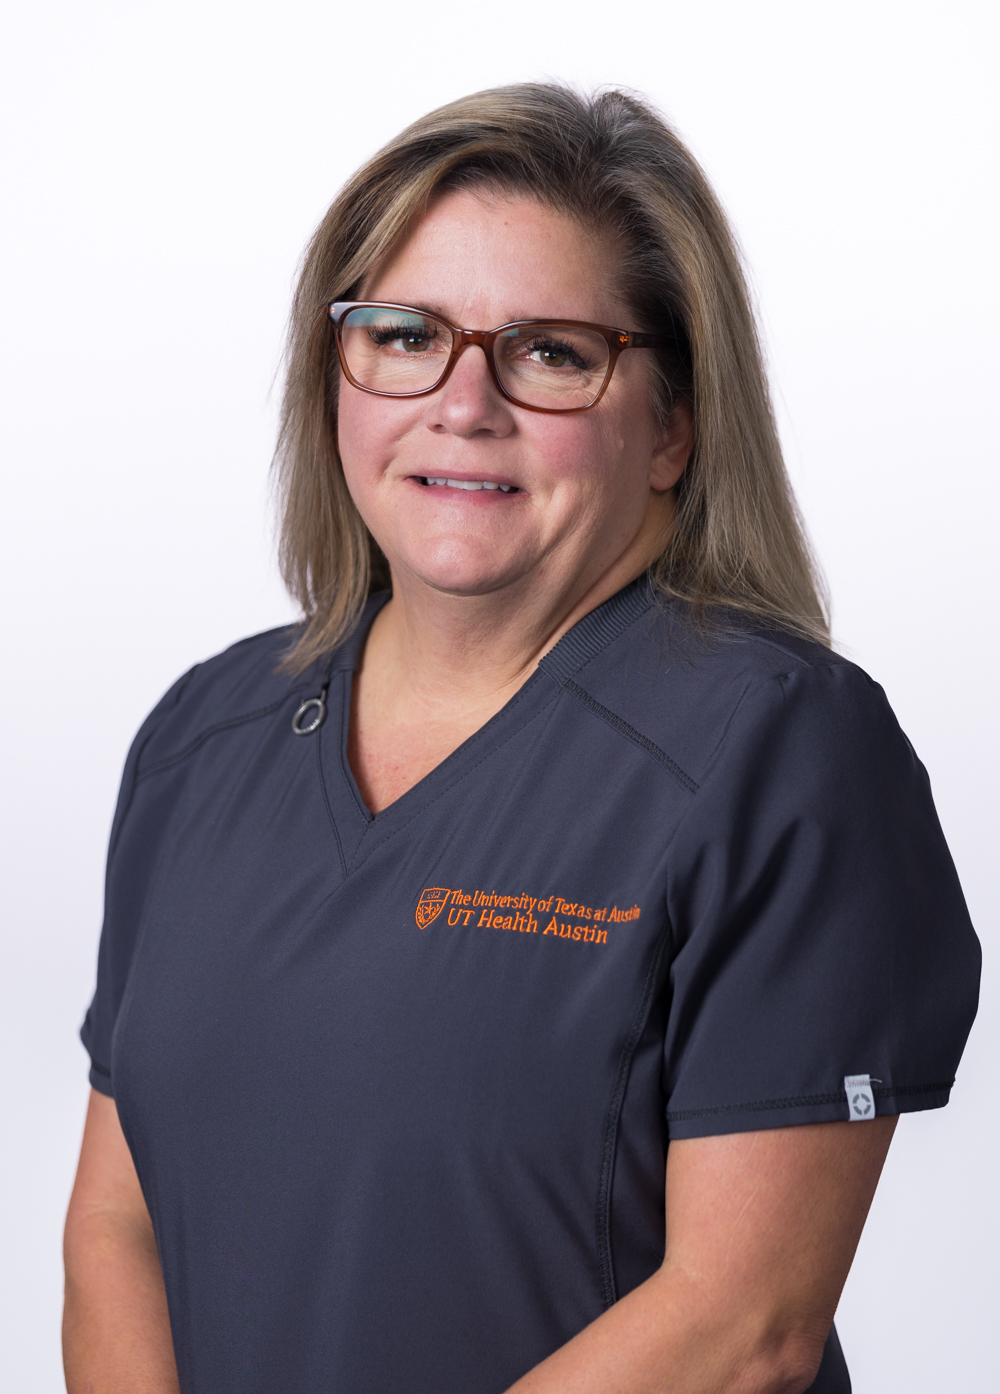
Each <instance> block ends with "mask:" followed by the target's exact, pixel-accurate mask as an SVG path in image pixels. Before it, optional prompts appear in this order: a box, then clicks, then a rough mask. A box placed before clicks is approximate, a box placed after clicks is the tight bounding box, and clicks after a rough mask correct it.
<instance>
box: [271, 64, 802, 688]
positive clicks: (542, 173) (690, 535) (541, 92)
mask: <svg viewBox="0 0 1000 1394" xmlns="http://www.w3.org/2000/svg"><path fill="white" fill-rule="evenodd" d="M456 187H468V188H484V189H490V190H494V191H498V192H501V193H518V194H522V195H523V194H528V195H529V196H533V197H535V198H537V199H539V200H541V201H542V202H544V203H545V204H547V205H549V206H551V207H553V208H556V209H558V210H561V211H563V212H565V213H567V214H569V215H570V216H572V217H574V218H576V219H578V220H581V221H583V222H584V223H585V224H587V225H588V226H590V227H592V228H594V229H595V230H597V231H598V232H599V233H600V234H601V235H602V236H603V237H605V238H606V239H608V240H609V241H610V242H611V244H612V245H613V246H614V247H615V248H616V251H617V253H618V258H619V274H620V284H619V292H620V294H621V295H622V298H623V299H624V301H625V303H626V304H628V305H629V306H630V307H631V308H632V310H633V312H634V315H635V321H636V322H635V324H632V325H628V326H625V327H627V328H636V329H644V330H652V331H656V330H658V329H662V328H664V327H665V326H670V325H673V326H674V330H675V334H676V335H677V337H678V339H679V341H680V347H679V348H678V349H677V350H676V351H672V352H671V351H666V350H664V351H660V350H657V351H655V359H656V365H657V375H656V385H655V389H654V397H655V401H654V405H655V407H656V409H657V410H658V412H659V413H660V414H661V415H665V414H666V413H667V412H669V410H670V408H671V405H672V404H673V403H674V402H675V401H676V400H677V399H678V398H679V397H687V398H689V399H690V401H691V402H692V405H693V410H694V418H695V429H696V445H695V449H694V453H693V455H692V457H691V460H690V462H689V463H688V466H687V468H686V470H685V472H684V474H683V476H682V478H681V481H680V483H679V484H678V485H677V516H676V523H675V527H674V531H673V534H672V537H671V541H670V544H669V546H668V547H667V549H666V551H665V552H664V553H663V554H662V555H661V556H659V557H658V558H656V560H655V561H654V563H653V565H652V566H651V568H650V575H651V578H652V580H653V582H654V584H655V585H656V586H657V588H658V589H659V590H660V591H661V592H662V593H663V594H665V595H667V596H670V597H673V598H675V599H679V600H682V601H684V602H686V604H687V605H688V606H689V607H690V609H691V613H692V615H694V616H695V617H697V618H700V619H702V620H706V619H708V620H711V618H712V617H713V616H721V615H722V614H723V613H726V614H728V616H729V619H730V621H731V619H732V618H733V612H736V613H737V614H740V613H742V614H743V615H745V616H747V617H748V618H753V619H757V620H761V621H764V622H766V623H770V624H772V625H776V626H778V627H780V628H783V629H786V630H790V631H792V632H793V633H796V634H800V635H803V636H806V637H809V638H812V639H815V640H818V641H819V642H820V643H824V644H828V643H829V630H828V623H827V614H826V606H825V598H824V591H823V587H822V583H821V580H820V578H819V575H818V572H817V568H816V565H815V562H814V560H813V557H812V555H811V552H810V549H809V545H808V542H807V540H806V537H805V534H804V530H803V527H802V522H801V518H800V516H799V513H798V510H797V507H796V504H795V500H794V497H793V495H792V491H791V487H790V484H789V481H788V477H787V474H786V472H785V467H784V463H783V460H782V456H781V447H780V444H779V442H778V434H777V430H776V427H775V422H774V415H773V412H772V408H771V401H770V396H769V393H768V386H767V378H766V374H765V371H764V365H763V360H762V355H761V348H760V341H759V339H758V335H757V329H756V325H755V322H754V315H753V310H752V308H751V304H750V297H749V294H748V291H747V286H746V282H745V279H744V276H743V272H742V268H741V265H740V258H739V254H738V252H737V249H736V245H735V241H734V238H733V234H732V232H731V230H730V228H729V225H728V223H727V220H726V217H725V214H724V213H723V211H722V208H721V207H720V205H719V202H718V200H717V199H716V197H715V195H714V193H713V192H712V189H711V187H710V185H709V183H708V180H707V178H706V177H705V174H704V173H703V171H702V170H701V168H700V166H699V165H698V163H697V162H696V161H695V159H694V158H693V156H692V155H691V154H690V152H689V151H688V150H687V149H686V148H685V146H684V145H683V144H682V142H681V141H680V140H679V139H678V137H677V136H676V135H675V134H674V132H673V131H672V130H671V129H670V127H669V126H668V125H667V124H666V122H665V121H664V120H663V119H662V117H660V116H659V115H658V114H657V113H656V112H655V111H654V110H652V108H651V107H649V106H648V105H646V103H644V102H643V101H641V100H639V99H638V98H637V97H635V96H633V95H631V94H628V93H625V92H620V91H605V92H600V93H598V94H597V95H596V96H593V97H589V98H588V97H584V96H581V95H579V94H578V93H576V92H574V91H572V90H570V89H568V88H565V87H562V86H558V85H555V84H540V83H526V84H520V85H516V86H510V87H499V88H495V89H493V90H491V91H487V92H479V93H476V94H475V95H473V96H469V97H463V98H462V99H461V100H460V101H457V102H451V103H450V104H449V105H448V106H445V107H441V108H440V109H439V110H438V111H433V112H431V113H430V114H429V115H427V116H424V117H421V119H420V120H419V121H416V122H414V124H413V125H412V126H410V127H408V128H407V130H405V131H403V132H402V134H401V135H399V136H397V137H396V139H395V140H393V141H390V143H389V144H388V145H386V146H385V147H384V148H383V149H382V150H380V151H379V152H378V154H377V155H375V156H374V157H373V158H372V159H371V160H369V162H368V163H367V164H366V165H365V166H364V167H363V168H362V169H360V170H359V171H358V172H357V174H355V175H354V176H353V178H352V179H351V180H350V181H349V182H348V183H347V184H346V185H345V187H344V188H343V189H342V190H341V192H340V194H339V195H338V197H337V198H336V200H335V201H334V203H333V204H332V206H331V207H330V209H329V211H328V212H327V214H326V216H325V217H324V219H323V221H322V222H321V223H320V225H319V227H318V229H317V230H316V233H315V235H314V236H313V238H312V240H311V242H310V243H309V246H308V248H307V249H306V253H305V256H304V259H303V265H302V272H301V276H300V278H299V283H298V287H297V289H296V292H295V297H294V300H293V304H292V313H291V320H290V327H289V335H288V349H287V378H286V385H285V393H284V401H283V407H282V415H281V430H280V434H279V439H278V448H277V453H276V457H275V463H276V468H277V481H278V487H279V493H280V499H281V536H280V553H279V554H280V561H281V569H282V575H283V576H284V579H285V583H286V585H287V586H288V589H289V591H290V592H291V594H292V595H293V596H294V597H295V598H296V599H297V600H298V601H299V603H300V604H301V606H302V609H303V612H304V616H305V624H304V626H303V628H302V630H301V631H300V634H299V637H298V639H297V642H296V645H295V647H294V648H293V650H292V651H291V653H290V654H289V657H288V664H289V666H290V667H292V668H294V669H301V668H303V667H305V666H306V664H308V663H310V662H311V661H313V660H314V659H315V658H317V657H318V656H320V655H321V654H323V653H326V652H329V651H330V650H331V649H332V648H334V647H335V646H336V645H337V644H338V643H339V642H340V641H341V640H342V639H343V638H344V637H345V636H346V635H347V634H348V633H349V632H350V630H351V629H352V628H353V626H354V625H355V624H356V623H357V620H358V617H359V615H360V613H361V610H362V608H363V606H364V603H365V600H366V598H367V596H368V594H369V592H370V590H371V589H372V588H373V587H374V586H382V585H386V584H388V581H389V574H388V567H387V564H386V561H385V558H384V557H383V556H382V553H381V551H380V550H379V548H378V546H377V544H376V543H375V541H374V539H373V538H372V537H371V535H370V534H369V532H368V529H367V528H366V526H365V524H364V522H363V521H362V519H361V516H360V514H359V513H358V510H357V508H356V507H355V504H354V501H353V499H352V498H351V496H350V493H349V492H348V489H347V484H346V482H345V480H344V473H343V469H342V467H341V464H340V460H339V457H338V455H337V435H336V420H337V384H338V380H339V378H338V364H337V353H336V346H335V343H334V338H333V333H332V326H331V324H330V321H329V317H328V315H327V306H328V305H329V303H330V302H331V301H333V300H347V299H351V298H352V296H353V295H354V294H355V293H356V292H357V288H358V287H359V285H360V284H361V282H362V281H363V280H364V279H365V277H366V276H367V275H368V273H369V272H370V271H371V270H372V269H373V268H374V267H375V266H376V265H377V264H378V263H379V262H380V261H382V259H383V258H385V256H386V255H387V254H388V253H389V252H390V251H391V250H392V249H393V248H394V246H395V245H396V244H397V242H398V241H399V239H400V238H402V237H403V236H404V235H405V233H406V231H407V228H408V227H409V226H410V224H411V222H412V220H413V218H414V217H415V216H416V215H418V214H419V213H420V212H421V211H422V210H423V209H424V208H426V206H427V204H428V201H429V200H430V198H431V197H432V196H433V195H434V194H435V193H437V192H439V191H441V190H443V189H446V188H456Z"/></svg>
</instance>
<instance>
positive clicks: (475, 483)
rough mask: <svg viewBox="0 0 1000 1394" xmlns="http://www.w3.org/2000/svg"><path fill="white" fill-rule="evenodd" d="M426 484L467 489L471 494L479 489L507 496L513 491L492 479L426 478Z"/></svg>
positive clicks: (510, 487)
mask: <svg viewBox="0 0 1000 1394" xmlns="http://www.w3.org/2000/svg"><path fill="white" fill-rule="evenodd" d="M426 478H427V483H428V484H446V485H447V486H448V488H449V489H467V490H471V491H473V492H475V491H477V490H479V489H490V490H493V489H499V490H500V491H501V493H504V494H509V493H510V492H511V490H512V489H513V487H514V486H513V485H512V484H497V483H495V482H494V481H493V480H492V479H432V478H431V476H430V475H427V476H426Z"/></svg>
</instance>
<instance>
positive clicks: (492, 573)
mask: <svg viewBox="0 0 1000 1394" xmlns="http://www.w3.org/2000/svg"><path fill="white" fill-rule="evenodd" d="M529 569H530V566H528V565H526V563H525V559H524V558H514V557H503V558H501V557H496V556H494V557H490V556H484V555H483V549H481V548H473V547H470V546H468V545H462V546H455V545H454V543H450V544H448V545H447V546H445V547H440V548H434V547H428V548H427V550H426V551H421V552H419V553H417V554H415V555H410V556H400V557H399V558H398V564H394V566H393V570H394V572H395V573H396V574H397V575H399V573H400V572H406V573H408V574H409V575H411V576H412V577H413V578H414V579H415V580H416V581H419V582H422V583H423V585H425V586H429V587H430V588H431V589H432V590H436V591H443V592H444V593H446V594H448V595H470V596H471V595H488V594H489V593H490V592H491V591H497V590H503V589H504V587H505V586H510V585H514V584H516V583H517V582H518V581H519V580H521V579H522V578H523V577H524V575H525V573H526V571H528V570H529Z"/></svg>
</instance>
